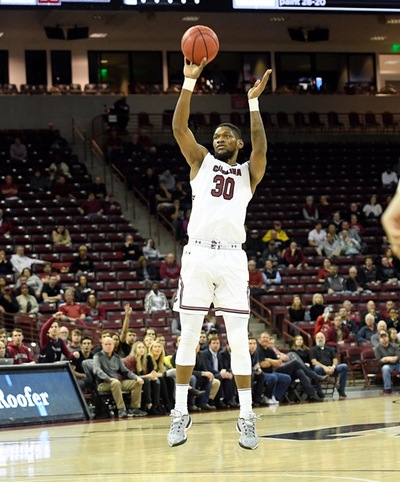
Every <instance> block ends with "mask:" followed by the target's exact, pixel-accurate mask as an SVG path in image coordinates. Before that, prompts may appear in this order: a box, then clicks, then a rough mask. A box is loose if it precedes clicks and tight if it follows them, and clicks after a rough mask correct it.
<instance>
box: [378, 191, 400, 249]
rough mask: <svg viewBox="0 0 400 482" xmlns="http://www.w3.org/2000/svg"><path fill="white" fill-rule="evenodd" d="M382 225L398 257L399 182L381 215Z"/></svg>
mask: <svg viewBox="0 0 400 482" xmlns="http://www.w3.org/2000/svg"><path fill="white" fill-rule="evenodd" d="M382 226H383V227H384V229H385V231H386V234H387V236H388V241H389V244H390V247H391V248H392V251H393V253H394V255H395V256H397V258H400V184H399V186H398V187H397V191H396V194H395V195H394V196H393V199H392V200H391V201H390V204H389V206H388V207H387V208H386V210H385V212H384V213H383V215H382Z"/></svg>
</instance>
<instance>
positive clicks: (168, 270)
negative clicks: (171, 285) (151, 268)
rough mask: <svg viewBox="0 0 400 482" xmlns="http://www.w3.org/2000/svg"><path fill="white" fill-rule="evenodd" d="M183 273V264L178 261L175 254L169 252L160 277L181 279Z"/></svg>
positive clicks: (162, 265) (167, 279)
mask: <svg viewBox="0 0 400 482" xmlns="http://www.w3.org/2000/svg"><path fill="white" fill-rule="evenodd" d="M180 274H181V265H180V264H179V263H177V262H176V260H175V255H174V254H173V253H168V254H167V256H166V257H165V261H163V262H162V263H161V266H160V278H161V280H162V281H166V282H168V281H172V280H177V279H179V276H180Z"/></svg>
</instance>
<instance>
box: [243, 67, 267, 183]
mask: <svg viewBox="0 0 400 482" xmlns="http://www.w3.org/2000/svg"><path fill="white" fill-rule="evenodd" d="M271 72H272V70H271V69H269V70H267V71H266V72H265V74H264V75H263V77H262V79H258V80H256V82H255V84H254V85H253V87H252V88H251V89H250V90H249V91H248V93H247V98H248V100H249V105H250V132H251V146H252V151H251V154H250V179H251V189H252V191H253V192H254V191H255V189H256V186H257V184H258V183H259V182H260V181H261V179H262V178H263V177H264V174H265V169H266V167H267V136H266V135H265V129H264V124H263V121H262V118H261V114H260V111H259V109H258V105H257V102H256V100H258V97H259V96H260V95H261V94H262V93H263V92H264V89H265V86H266V85H267V82H268V79H269V77H270V75H271Z"/></svg>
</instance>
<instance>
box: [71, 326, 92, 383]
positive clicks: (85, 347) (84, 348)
mask: <svg viewBox="0 0 400 482" xmlns="http://www.w3.org/2000/svg"><path fill="white" fill-rule="evenodd" d="M74 331H80V330H74ZM70 346H71V345H70ZM80 346H81V348H80V350H79V358H78V359H77V360H74V362H73V363H72V369H73V371H74V375H75V377H76V378H77V381H78V385H79V387H80V388H81V390H84V389H85V388H86V387H87V386H88V385H89V384H90V381H89V380H88V379H87V376H86V373H85V370H84V369H83V366H82V362H84V361H85V360H93V356H94V354H93V352H92V350H93V341H92V339H91V338H89V337H88V336H85V337H83V338H82V339H81V343H80Z"/></svg>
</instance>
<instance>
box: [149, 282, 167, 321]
mask: <svg viewBox="0 0 400 482" xmlns="http://www.w3.org/2000/svg"><path fill="white" fill-rule="evenodd" d="M144 311H145V312H146V313H147V314H148V315H151V314H152V313H158V312H160V311H165V312H167V311H169V304H168V299H167V297H166V296H165V294H164V292H163V291H160V290H159V286H158V283H157V282H153V283H152V285H151V290H150V291H149V292H148V293H147V294H146V296H145V299H144Z"/></svg>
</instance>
